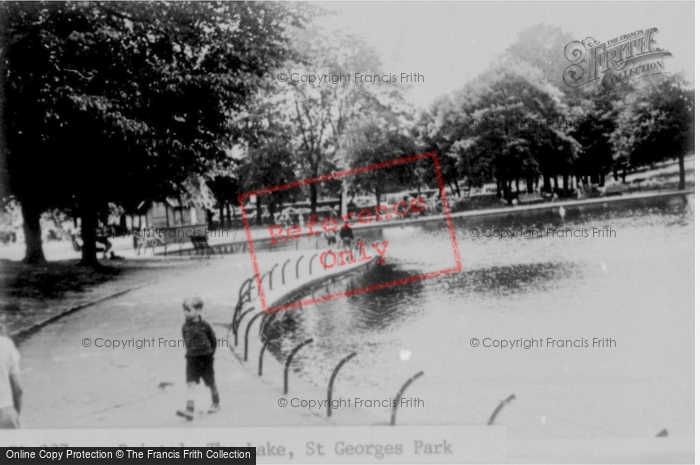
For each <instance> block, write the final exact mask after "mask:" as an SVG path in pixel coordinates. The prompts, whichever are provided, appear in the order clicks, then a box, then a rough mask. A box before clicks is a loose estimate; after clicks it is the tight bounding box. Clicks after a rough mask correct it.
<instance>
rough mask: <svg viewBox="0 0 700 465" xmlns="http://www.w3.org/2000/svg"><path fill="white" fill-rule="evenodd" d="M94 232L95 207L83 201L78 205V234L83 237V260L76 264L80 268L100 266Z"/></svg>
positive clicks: (95, 224)
mask: <svg viewBox="0 0 700 465" xmlns="http://www.w3.org/2000/svg"><path fill="white" fill-rule="evenodd" d="M96 230H97V206H96V205H95V204H94V203H93V202H89V201H85V200H83V201H82V202H81V203H80V232H81V234H82V236H83V258H82V259H81V260H80V263H78V265H80V266H90V267H93V268H99V267H101V266H102V265H100V262H98V261H97V245H96V244H95V239H96V237H97V235H96Z"/></svg>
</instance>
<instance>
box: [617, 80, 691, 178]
mask: <svg viewBox="0 0 700 465" xmlns="http://www.w3.org/2000/svg"><path fill="white" fill-rule="evenodd" d="M617 124H618V128H617V130H616V131H615V133H614V135H613V139H614V142H615V144H616V146H617V147H618V149H619V151H620V152H622V153H621V156H625V157H626V159H627V160H629V163H630V164H631V165H637V166H638V165H649V164H652V163H655V162H659V161H664V160H668V159H673V158H676V159H677V160H678V169H679V175H680V180H679V183H678V188H679V189H681V190H682V189H685V165H684V157H685V156H686V155H687V154H688V153H689V152H691V151H692V150H694V148H695V147H694V131H695V92H694V90H693V89H691V88H690V87H689V85H688V83H687V82H685V80H684V79H683V78H682V77H681V76H680V75H671V76H667V75H659V76H654V77H649V78H645V79H643V80H640V81H639V83H638V86H637V89H636V91H635V92H631V93H629V94H628V97H627V99H626V101H625V102H624V109H623V111H621V112H620V113H619V117H618V119H617Z"/></svg>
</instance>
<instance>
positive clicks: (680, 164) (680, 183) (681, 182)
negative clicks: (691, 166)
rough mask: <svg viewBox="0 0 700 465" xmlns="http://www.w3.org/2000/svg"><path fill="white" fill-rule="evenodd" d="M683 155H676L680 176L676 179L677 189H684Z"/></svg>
mask: <svg viewBox="0 0 700 465" xmlns="http://www.w3.org/2000/svg"><path fill="white" fill-rule="evenodd" d="M684 157H685V156H684V155H679V156H678V174H679V176H680V180H679V181H678V190H681V191H682V190H683V189H685V160H684Z"/></svg>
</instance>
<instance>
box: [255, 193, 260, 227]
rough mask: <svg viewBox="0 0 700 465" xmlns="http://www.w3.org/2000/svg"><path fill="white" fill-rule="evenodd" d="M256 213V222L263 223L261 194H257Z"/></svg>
mask: <svg viewBox="0 0 700 465" xmlns="http://www.w3.org/2000/svg"><path fill="white" fill-rule="evenodd" d="M255 213H256V219H255V224H257V225H258V226H261V225H262V198H261V197H260V196H259V195H256V196H255Z"/></svg>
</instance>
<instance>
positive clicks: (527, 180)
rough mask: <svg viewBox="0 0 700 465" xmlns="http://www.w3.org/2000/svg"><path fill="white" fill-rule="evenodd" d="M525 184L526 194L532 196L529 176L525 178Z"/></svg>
mask: <svg viewBox="0 0 700 465" xmlns="http://www.w3.org/2000/svg"><path fill="white" fill-rule="evenodd" d="M525 184H526V185H527V193H528V194H532V193H533V192H534V190H533V188H532V178H531V177H530V176H528V177H526V178H525Z"/></svg>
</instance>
